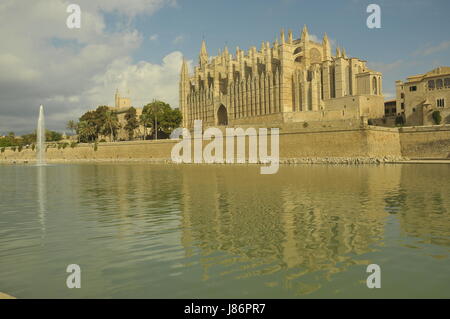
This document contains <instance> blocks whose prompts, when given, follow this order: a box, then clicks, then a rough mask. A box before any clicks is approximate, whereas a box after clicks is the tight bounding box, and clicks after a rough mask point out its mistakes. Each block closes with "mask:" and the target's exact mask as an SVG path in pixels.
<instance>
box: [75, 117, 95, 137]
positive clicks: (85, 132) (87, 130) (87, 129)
mask: <svg viewBox="0 0 450 319" xmlns="http://www.w3.org/2000/svg"><path fill="white" fill-rule="evenodd" d="M77 134H78V138H79V140H80V142H89V141H92V140H95V139H96V138H97V136H96V129H95V127H94V125H93V124H92V123H89V122H88V121H80V122H79V123H78V128H77Z"/></svg>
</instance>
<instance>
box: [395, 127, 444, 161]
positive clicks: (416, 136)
mask: <svg viewBox="0 0 450 319" xmlns="http://www.w3.org/2000/svg"><path fill="white" fill-rule="evenodd" d="M399 135H400V144H401V151H402V154H403V155H404V156H406V157H409V158H439V159H442V158H450V125H431V126H418V127H403V128H401V129H400V134H399Z"/></svg>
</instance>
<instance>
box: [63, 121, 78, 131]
mask: <svg viewBox="0 0 450 319" xmlns="http://www.w3.org/2000/svg"><path fill="white" fill-rule="evenodd" d="M77 126H78V123H77V122H75V121H74V120H70V121H68V122H67V125H66V128H67V129H68V130H71V131H72V133H74V132H76V131H77Z"/></svg>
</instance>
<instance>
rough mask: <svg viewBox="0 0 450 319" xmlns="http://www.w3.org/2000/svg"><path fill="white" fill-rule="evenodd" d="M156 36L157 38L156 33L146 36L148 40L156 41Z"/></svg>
mask: <svg viewBox="0 0 450 319" xmlns="http://www.w3.org/2000/svg"><path fill="white" fill-rule="evenodd" d="M158 38H159V35H158V34H152V35H151V36H149V37H148V39H149V40H150V41H156V40H158Z"/></svg>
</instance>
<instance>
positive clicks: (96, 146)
mask: <svg viewBox="0 0 450 319" xmlns="http://www.w3.org/2000/svg"><path fill="white" fill-rule="evenodd" d="M97 150H98V143H97V142H95V144H94V152H97Z"/></svg>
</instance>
